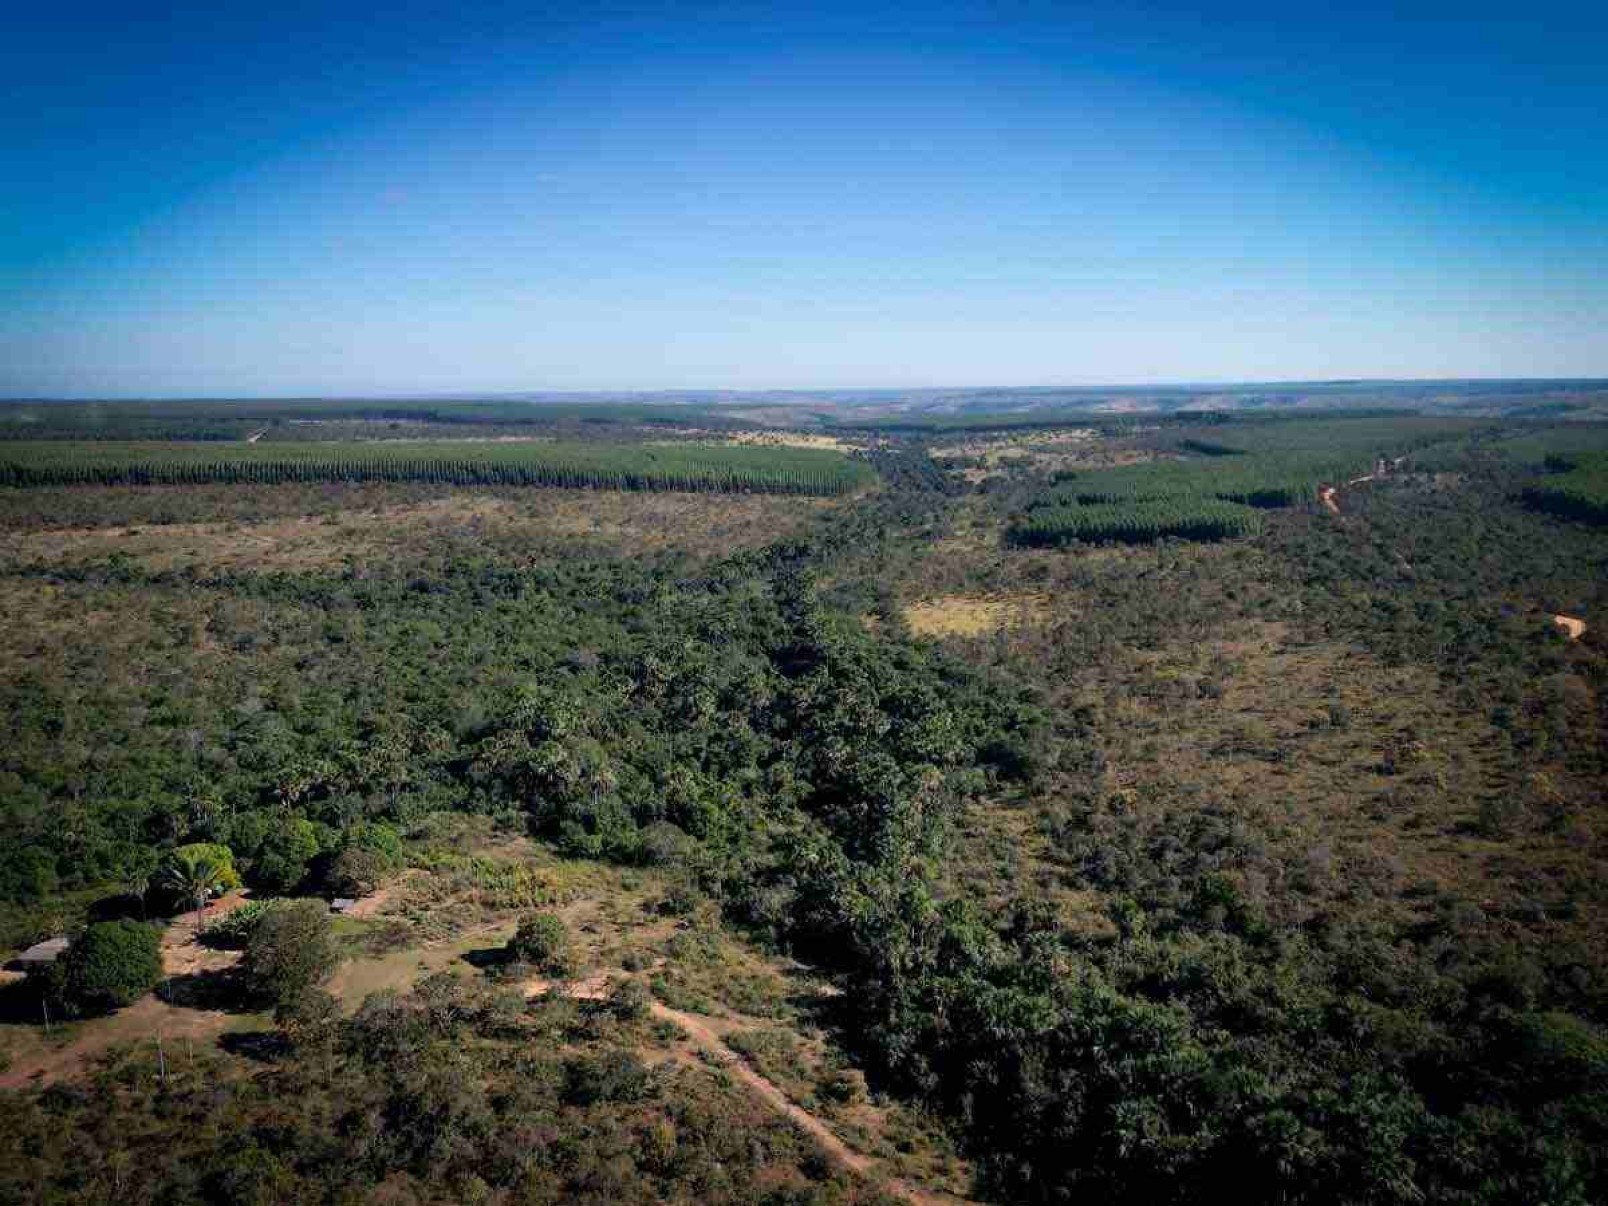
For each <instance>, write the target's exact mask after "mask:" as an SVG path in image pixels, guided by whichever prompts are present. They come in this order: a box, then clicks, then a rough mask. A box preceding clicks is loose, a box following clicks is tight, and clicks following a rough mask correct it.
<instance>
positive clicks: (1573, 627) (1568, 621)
mask: <svg viewBox="0 0 1608 1206" xmlns="http://www.w3.org/2000/svg"><path fill="white" fill-rule="evenodd" d="M1552 622H1553V623H1554V624H1556V625H1557V626H1558V627H1559V628H1561V629H1563V631H1564V634H1565V635H1566V636H1567V637H1568V638H1569V639H1570V640H1571V641H1578V640H1579V639H1580V638H1581V637H1583V636H1585V635H1586V622H1585V621H1584V620H1582V619H1580V618H1579V617H1578V616H1564V615H1557V616H1553V617H1552Z"/></svg>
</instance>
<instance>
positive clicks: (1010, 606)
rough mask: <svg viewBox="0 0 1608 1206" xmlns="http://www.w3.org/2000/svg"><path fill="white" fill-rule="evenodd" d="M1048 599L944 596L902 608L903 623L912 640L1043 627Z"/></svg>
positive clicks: (1026, 594) (1024, 595) (1021, 594)
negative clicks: (906, 625) (1020, 627)
mask: <svg viewBox="0 0 1608 1206" xmlns="http://www.w3.org/2000/svg"><path fill="white" fill-rule="evenodd" d="M1049 607H1050V599H1049V596H1048V595H1042V594H1034V593H1030V592H1025V591H1024V592H1017V593H1014V594H1000V595H944V596H942V597H939V598H935V599H926V600H923V601H922V602H919V603H912V604H910V605H909V606H908V607H906V608H905V612H904V617H905V623H906V624H908V625H909V626H910V631H911V632H913V633H914V634H915V635H916V636H924V637H956V636H958V637H978V636H986V635H987V634H988V633H991V632H997V631H999V630H1000V629H1002V628H1012V627H1018V626H1021V625H1027V624H1040V623H1043V622H1044V620H1045V618H1046V617H1047V616H1048V614H1049Z"/></svg>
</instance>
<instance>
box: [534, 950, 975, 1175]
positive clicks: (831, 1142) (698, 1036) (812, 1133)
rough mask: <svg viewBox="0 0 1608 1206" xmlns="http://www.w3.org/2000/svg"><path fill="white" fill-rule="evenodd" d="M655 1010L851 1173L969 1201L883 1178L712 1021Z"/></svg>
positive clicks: (576, 985) (587, 997) (592, 996)
mask: <svg viewBox="0 0 1608 1206" xmlns="http://www.w3.org/2000/svg"><path fill="white" fill-rule="evenodd" d="M608 981H609V976H608V975H607V973H603V974H599V975H594V976H591V977H588V978H587V979H585V980H580V981H575V982H572V983H570V984H565V985H556V984H554V983H553V982H552V981H549V980H532V981H529V982H527V983H526V985H525V991H526V992H527V993H528V994H529V995H531V996H539V995H541V994H543V993H547V992H551V991H554V990H555V989H557V990H558V991H561V992H562V993H563V994H564V995H565V996H568V997H570V998H572V999H575V1000H582V1001H600V1000H603V999H604V997H605V996H606V995H607V990H608ZM652 1012H653V1016H654V1017H656V1018H659V1019H661V1020H663V1021H666V1022H671V1023H673V1024H675V1025H676V1026H677V1027H679V1028H680V1029H681V1031H682V1032H683V1033H684V1034H686V1036H687V1037H688V1038H690V1039H691V1040H692V1041H693V1043H694V1044H695V1045H696V1046H697V1047H698V1049H699V1050H700V1051H702V1052H704V1053H705V1054H706V1055H707V1056H708V1057H709V1058H710V1059H712V1060H713V1061H714V1062H715V1063H717V1064H719V1065H720V1066H721V1067H723V1068H725V1069H727V1070H728V1071H729V1072H731V1074H732V1075H733V1076H735V1077H736V1078H737V1079H738V1080H740V1081H741V1082H742V1083H743V1084H745V1085H747V1086H748V1087H749V1089H751V1090H752V1091H753V1092H754V1093H755V1094H756V1095H758V1096H759V1097H760V1098H761V1099H762V1100H763V1101H764V1102H765V1103H766V1104H767V1105H769V1106H770V1107H771V1108H772V1109H774V1110H775V1111H776V1112H777V1113H778V1114H781V1115H782V1116H783V1117H785V1118H786V1119H787V1120H788V1121H789V1122H791V1123H792V1124H793V1125H794V1126H796V1127H797V1128H798V1129H799V1130H801V1131H803V1132H804V1133H805V1134H806V1135H808V1136H809V1137H810V1138H811V1139H813V1140H815V1142H816V1143H818V1144H820V1145H821V1148H822V1149H823V1150H824V1151H825V1152H826V1153H827V1155H829V1156H831V1157H832V1159H834V1160H835V1161H837V1162H838V1163H839V1164H840V1165H842V1166H843V1167H844V1168H847V1169H848V1170H849V1171H850V1172H852V1173H854V1174H856V1175H857V1176H861V1177H864V1178H866V1179H867V1180H870V1181H874V1182H877V1183H878V1184H880V1185H881V1186H882V1188H884V1189H886V1190H887V1191H888V1192H889V1193H891V1194H893V1195H895V1196H896V1197H900V1198H903V1199H904V1200H905V1201H907V1202H912V1203H915V1204H916V1206H953V1204H954V1203H956V1202H961V1201H963V1200H964V1199H961V1198H955V1197H951V1196H950V1195H948V1194H937V1193H932V1192H931V1191H929V1190H925V1189H920V1188H918V1187H916V1186H914V1185H911V1184H909V1183H908V1182H906V1181H900V1180H897V1179H893V1178H884V1177H882V1176H881V1175H880V1174H879V1172H878V1165H877V1161H876V1160H874V1159H873V1158H871V1157H870V1156H867V1155H865V1154H864V1153H862V1152H857V1151H855V1150H854V1149H853V1148H852V1147H850V1146H849V1145H848V1144H846V1143H844V1142H843V1140H842V1139H840V1138H838V1137H837V1135H836V1134H835V1133H833V1131H832V1129H831V1128H830V1127H829V1126H827V1125H826V1123H824V1122H822V1121H821V1120H820V1119H819V1118H817V1117H816V1116H815V1115H814V1114H812V1113H810V1112H809V1111H808V1110H806V1109H805V1108H804V1107H803V1106H801V1105H799V1104H798V1103H797V1102H795V1101H794V1100H793V1099H792V1098H790V1097H788V1095H787V1094H786V1093H784V1092H782V1090H781V1088H780V1087H778V1086H777V1085H776V1083H775V1082H774V1081H771V1080H769V1079H767V1078H766V1077H764V1076H761V1075H760V1074H759V1073H758V1072H756V1071H755V1070H754V1069H753V1067H752V1066H751V1065H750V1064H749V1063H748V1062H747V1061H746V1060H744V1059H743V1058H742V1056H740V1055H738V1054H737V1053H736V1052H735V1051H733V1050H732V1049H731V1048H730V1047H728V1046H727V1045H726V1041H725V1040H724V1039H723V1038H721V1037H720V1035H719V1034H718V1033H716V1032H715V1030H714V1028H713V1027H711V1026H710V1025H709V1024H708V1023H707V1022H705V1021H703V1020H702V1019H701V1018H698V1017H696V1016H694V1015H693V1014H690V1013H684V1012H682V1011H681V1010H679V1009H671V1008H670V1007H669V1006H668V1005H664V1004H661V1003H660V1002H658V1001H655V1002H654V1003H653V1005H652Z"/></svg>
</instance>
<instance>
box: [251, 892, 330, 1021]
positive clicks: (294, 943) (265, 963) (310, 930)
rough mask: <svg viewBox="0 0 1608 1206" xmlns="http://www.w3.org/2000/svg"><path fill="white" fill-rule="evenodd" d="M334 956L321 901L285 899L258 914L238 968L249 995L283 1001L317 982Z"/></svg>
mask: <svg viewBox="0 0 1608 1206" xmlns="http://www.w3.org/2000/svg"><path fill="white" fill-rule="evenodd" d="M339 962H340V956H339V954H338V953H337V952H336V950H335V943H334V939H333V938H332V936H331V934H330V925H329V911H328V910H327V909H326V908H325V906H324V903H323V902H322V901H318V900H291V901H286V902H284V903H283V904H281V905H279V906H277V907H275V908H273V909H270V910H268V911H267V912H265V913H264V914H263V915H262V917H261V919H259V920H258V922H257V924H256V925H255V926H254V927H253V928H252V931H251V937H250V939H249V940H248V941H247V943H246V953H245V956H244V958H243V959H242V960H241V962H240V968H241V971H242V972H243V973H244V974H245V978H246V983H247V985H248V986H249V987H250V989H251V992H252V994H253V995H254V996H257V997H259V998H262V999H264V1000H268V1001H272V1002H274V1003H275V1005H279V1006H286V1005H290V1004H291V1003H292V1002H294V1001H296V1000H297V999H298V998H299V997H301V996H302V995H303V994H304V993H306V992H307V991H308V990H309V989H312V988H315V987H317V986H318V985H319V984H322V983H323V982H324V981H325V980H326V979H328V977H329V974H330V973H331V972H333V971H334V970H335V966H336V964H337V963H339Z"/></svg>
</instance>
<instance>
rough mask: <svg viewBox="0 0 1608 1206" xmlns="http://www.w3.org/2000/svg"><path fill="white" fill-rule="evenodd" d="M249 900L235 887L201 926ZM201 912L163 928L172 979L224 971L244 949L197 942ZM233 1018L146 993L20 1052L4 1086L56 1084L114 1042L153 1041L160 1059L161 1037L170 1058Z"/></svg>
mask: <svg viewBox="0 0 1608 1206" xmlns="http://www.w3.org/2000/svg"><path fill="white" fill-rule="evenodd" d="M245 903H246V897H245V896H244V895H243V894H241V893H240V892H229V893H226V894H225V895H223V896H221V897H219V898H218V899H217V900H214V901H212V902H211V903H210V904H208V905H207V907H206V908H204V909H202V910H201V916H200V922H201V928H203V929H204V928H205V927H206V926H207V925H208V924H209V923H210V922H212V921H214V920H216V919H217V918H219V917H222V916H223V915H224V914H226V913H229V912H232V911H233V910H235V909H238V908H239V907H240V906H241V905H243V904H245ZM196 920H197V919H196V914H195V913H194V912H190V913H186V914H184V915H183V916H182V917H177V918H175V919H174V920H173V921H172V923H171V924H169V926H168V927H167V929H166V930H165V931H163V933H162V970H163V971H164V972H166V973H167V975H168V977H169V978H174V977H183V976H193V975H197V974H201V973H206V972H215V971H223V970H225V969H226V968H229V967H232V966H234V964H235V963H236V962H238V961H239V959H240V953H239V952H238V951H220V950H213V949H212V948H210V947H206V946H203V945H201V943H199V942H197V941H196V936H197V928H196ZM229 1021H230V1017H229V1015H228V1014H227V1013H224V1012H223V1011H222V1010H218V1009H196V1008H191V1007H189V1006H186V1005H174V1004H170V1003H169V1002H167V1001H165V1000H163V999H162V997H161V996H160V995H159V993H153V994H151V995H150V996H147V997H141V998H140V999H139V1000H138V1001H135V1002H134V1004H132V1005H130V1006H128V1007H127V1008H126V1009H120V1010H118V1011H117V1012H116V1013H114V1014H111V1015H109V1016H107V1017H104V1018H95V1019H93V1020H92V1021H90V1022H87V1023H85V1024H84V1025H83V1026H82V1028H81V1029H80V1030H79V1032H78V1033H77V1034H76V1035H74V1037H73V1038H72V1039H71V1041H69V1042H67V1043H66V1044H64V1045H62V1046H60V1047H54V1048H47V1049H44V1050H35V1051H32V1052H28V1053H26V1054H22V1055H18V1056H17V1057H15V1058H14V1059H13V1061H12V1064H11V1066H10V1067H9V1068H7V1069H6V1070H5V1071H4V1072H0V1088H4V1089H15V1088H20V1087H22V1086H24V1085H29V1084H38V1085H44V1084H50V1083H51V1082H53V1081H57V1080H62V1079H65V1078H67V1077H71V1076H76V1075H78V1074H79V1073H80V1072H82V1071H83V1070H84V1069H85V1068H86V1067H87V1066H88V1065H89V1064H91V1063H92V1062H94V1060H96V1059H98V1058H99V1057H100V1056H102V1055H104V1054H105V1053H106V1052H108V1051H110V1050H111V1049H112V1048H113V1047H117V1046H122V1045H125V1044H133V1043H147V1044H149V1045H150V1047H151V1051H152V1058H153V1059H154V1058H155V1052H156V1045H157V1043H158V1042H159V1041H160V1042H161V1043H162V1044H163V1046H164V1049H165V1050H166V1053H167V1058H168V1059H169V1060H173V1059H175V1058H177V1052H178V1050H179V1049H180V1047H181V1046H182V1045H183V1044H185V1043H193V1042H195V1041H196V1040H202V1041H208V1042H210V1041H211V1040H213V1039H215V1038H216V1037H217V1036H218V1035H219V1034H221V1033H223V1031H224V1030H225V1029H226V1028H227V1027H228V1024H229Z"/></svg>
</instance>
